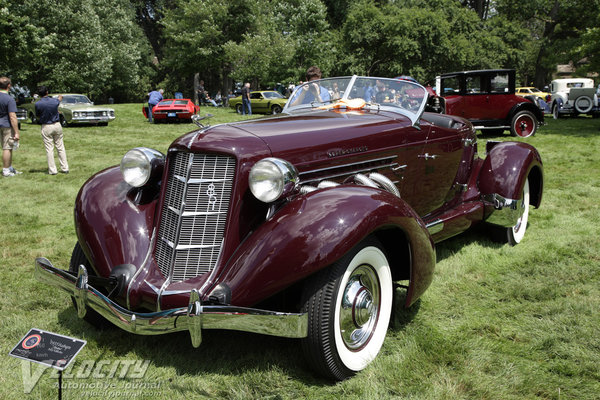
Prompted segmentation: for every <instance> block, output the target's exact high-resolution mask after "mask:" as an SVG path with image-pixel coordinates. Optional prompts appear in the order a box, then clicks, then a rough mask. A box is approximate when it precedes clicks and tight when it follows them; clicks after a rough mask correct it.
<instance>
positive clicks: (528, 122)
mask: <svg viewBox="0 0 600 400" xmlns="http://www.w3.org/2000/svg"><path fill="white" fill-rule="evenodd" d="M537 126H538V122H537V118H536V117H535V115H533V113H532V112H531V111H520V112H518V113H517V114H516V115H515V116H514V117H513V119H512V122H511V124H510V133H511V134H512V135H513V136H519V137H523V138H526V137H529V136H533V135H535V132H536V131H537Z"/></svg>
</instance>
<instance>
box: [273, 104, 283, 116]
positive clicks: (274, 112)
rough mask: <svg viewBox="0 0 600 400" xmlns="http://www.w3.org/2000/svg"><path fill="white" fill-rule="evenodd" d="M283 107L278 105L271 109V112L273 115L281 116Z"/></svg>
mask: <svg viewBox="0 0 600 400" xmlns="http://www.w3.org/2000/svg"><path fill="white" fill-rule="evenodd" d="M281 110H282V109H281V106H280V105H278V104H275V105H274V106H273V107H271V112H272V113H273V114H279V113H280V112H281Z"/></svg>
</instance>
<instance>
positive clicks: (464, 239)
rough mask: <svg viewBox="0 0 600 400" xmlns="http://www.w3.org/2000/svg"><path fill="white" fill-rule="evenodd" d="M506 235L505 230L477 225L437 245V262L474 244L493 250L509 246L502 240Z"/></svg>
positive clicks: (482, 224)
mask: <svg viewBox="0 0 600 400" xmlns="http://www.w3.org/2000/svg"><path fill="white" fill-rule="evenodd" d="M504 235H505V233H504V230H502V229H500V228H497V227H495V226H492V225H488V224H485V223H481V224H479V225H475V226H474V227H472V228H470V229H469V230H467V231H466V232H463V233H461V234H459V235H456V236H454V237H451V238H449V239H446V240H444V241H443V242H440V243H437V244H436V245H435V251H436V260H437V262H440V261H442V260H444V259H446V258H447V257H450V256H452V255H453V254H455V253H457V252H459V251H461V249H462V248H463V247H465V246H468V245H470V244H472V243H476V244H478V245H479V246H482V247H486V248H491V249H499V248H501V247H503V246H508V244H507V243H506V242H505V241H503V240H502V237H503V236H504Z"/></svg>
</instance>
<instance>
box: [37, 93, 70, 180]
mask: <svg viewBox="0 0 600 400" xmlns="http://www.w3.org/2000/svg"><path fill="white" fill-rule="evenodd" d="M38 95H39V96H40V100H38V101H37V103H35V114H36V116H37V119H38V121H40V123H41V124H42V140H43V141H44V147H45V148H46V158H47V159H48V174H50V175H56V174H57V172H58V171H57V170H56V164H55V163H54V147H56V152H57V153H58V162H59V163H60V172H62V173H63V174H68V173H69V164H68V163H67V152H66V150H65V145H64V143H63V130H62V126H61V124H60V116H59V114H58V105H59V104H60V102H61V100H62V96H58V99H55V98H52V97H49V96H48V88H47V87H46V86H40V87H38Z"/></svg>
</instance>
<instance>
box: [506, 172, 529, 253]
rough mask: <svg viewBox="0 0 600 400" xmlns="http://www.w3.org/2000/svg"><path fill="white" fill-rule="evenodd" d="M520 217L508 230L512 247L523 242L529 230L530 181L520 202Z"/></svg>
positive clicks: (508, 237) (522, 193)
mask: <svg viewBox="0 0 600 400" xmlns="http://www.w3.org/2000/svg"><path fill="white" fill-rule="evenodd" d="M518 206H519V211H520V216H519V219H518V220H517V223H516V224H515V226H512V227H510V228H506V236H507V241H508V243H509V244H510V245H511V246H515V245H517V244H519V243H520V242H521V240H523V237H524V236H525V231H526V230H527V219H528V218H529V179H525V184H524V185H523V191H522V192H521V199H520V200H519V205H518Z"/></svg>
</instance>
